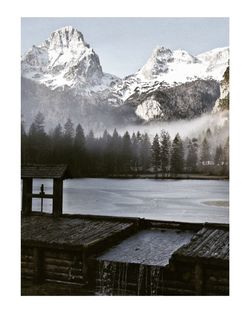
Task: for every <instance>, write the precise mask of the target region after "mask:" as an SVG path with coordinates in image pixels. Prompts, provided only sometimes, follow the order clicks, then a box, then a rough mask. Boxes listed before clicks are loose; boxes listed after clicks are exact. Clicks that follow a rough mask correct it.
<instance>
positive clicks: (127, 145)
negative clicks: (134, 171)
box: [122, 131, 132, 173]
mask: <svg viewBox="0 0 250 313" xmlns="http://www.w3.org/2000/svg"><path fill="white" fill-rule="evenodd" d="M131 161H132V144H131V139H130V135H129V132H128V131H126V132H125V134H124V136H123V138H122V163H123V172H124V173H128V172H130V166H131Z"/></svg>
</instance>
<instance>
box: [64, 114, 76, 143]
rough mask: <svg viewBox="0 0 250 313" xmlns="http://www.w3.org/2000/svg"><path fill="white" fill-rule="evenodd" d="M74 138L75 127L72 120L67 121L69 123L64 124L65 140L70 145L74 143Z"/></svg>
mask: <svg viewBox="0 0 250 313" xmlns="http://www.w3.org/2000/svg"><path fill="white" fill-rule="evenodd" d="M73 137H74V125H73V123H72V121H71V119H70V118H68V119H67V122H66V123H65V124H64V139H65V140H66V141H67V143H68V144H72V143H73Z"/></svg>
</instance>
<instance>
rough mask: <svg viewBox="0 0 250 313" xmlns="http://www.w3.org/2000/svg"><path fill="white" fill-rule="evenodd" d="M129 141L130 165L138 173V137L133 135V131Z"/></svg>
mask: <svg viewBox="0 0 250 313" xmlns="http://www.w3.org/2000/svg"><path fill="white" fill-rule="evenodd" d="M131 143H132V167H133V170H134V172H135V174H136V173H138V170H139V142H138V137H137V136H136V135H135V133H133V134H132V138H131Z"/></svg>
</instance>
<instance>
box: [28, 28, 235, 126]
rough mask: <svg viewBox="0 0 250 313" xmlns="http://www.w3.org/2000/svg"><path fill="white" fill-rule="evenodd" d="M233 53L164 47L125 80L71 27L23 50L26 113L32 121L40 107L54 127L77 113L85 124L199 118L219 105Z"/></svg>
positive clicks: (123, 123)
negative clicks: (105, 68) (195, 53)
mask: <svg viewBox="0 0 250 313" xmlns="http://www.w3.org/2000/svg"><path fill="white" fill-rule="evenodd" d="M228 53H229V52H228V48H220V49H215V50H211V51H209V52H206V53H203V54H200V55H198V56H192V55H191V54H189V53H188V52H186V51H184V50H175V51H171V50H170V49H166V48H164V47H160V48H156V49H155V50H154V51H153V53H152V55H151V57H150V58H149V60H148V61H147V62H146V64H145V65H144V66H143V67H142V68H141V69H140V70H139V71H138V72H137V73H135V74H132V75H130V76H128V77H126V78H124V79H120V78H118V77H116V76H114V75H111V74H107V73H104V72H103V70H102V67H101V63H100V60H99V57H98V55H97V54H96V53H95V51H94V50H93V48H91V47H90V46H89V44H88V43H86V41H85V40H84V37H83V35H82V34H81V32H79V31H78V30H77V29H75V28H73V27H71V26H68V27H64V28H61V29H59V30H56V31H55V32H53V33H52V34H51V35H50V37H49V39H48V40H46V41H45V42H44V43H42V44H41V45H39V46H33V47H32V48H31V49H30V50H29V51H28V52H27V53H26V54H24V56H23V57H22V115H23V118H24V120H25V122H26V124H27V125H29V124H30V123H31V122H32V120H33V118H34V116H35V115H36V114H37V113H38V112H39V111H40V112H42V113H43V114H44V115H45V118H46V121H47V126H54V125H55V124H57V123H58V122H61V123H64V122H65V121H66V119H67V118H68V117H70V118H71V119H72V120H73V121H74V122H75V123H82V124H83V125H84V128H86V129H88V128H99V129H103V128H106V127H112V126H113V125H114V126H116V125H124V126H125V125H128V124H134V123H136V124H138V123H149V122H151V121H155V120H160V121H170V120H178V119H192V118H194V117H197V116H200V115H201V114H202V113H206V112H211V111H212V110H213V107H214V104H215V102H216V100H217V99H218V98H219V96H220V88H219V86H220V81H221V80H222V78H223V74H224V72H225V70H226V68H227V64H228V58H229V54H228ZM221 92H223V91H221Z"/></svg>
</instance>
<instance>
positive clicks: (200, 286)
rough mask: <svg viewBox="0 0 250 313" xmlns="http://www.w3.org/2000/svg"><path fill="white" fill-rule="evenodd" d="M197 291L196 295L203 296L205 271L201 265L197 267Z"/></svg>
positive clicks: (197, 264)
mask: <svg viewBox="0 0 250 313" xmlns="http://www.w3.org/2000/svg"><path fill="white" fill-rule="evenodd" d="M194 271H195V291H196V295H202V290H203V269H202V266H201V264H199V263H196V265H195V270H194Z"/></svg>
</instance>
